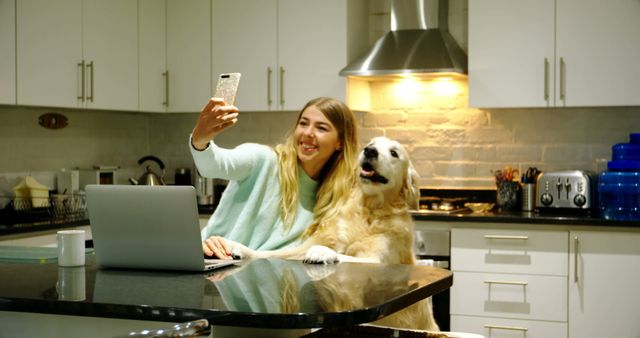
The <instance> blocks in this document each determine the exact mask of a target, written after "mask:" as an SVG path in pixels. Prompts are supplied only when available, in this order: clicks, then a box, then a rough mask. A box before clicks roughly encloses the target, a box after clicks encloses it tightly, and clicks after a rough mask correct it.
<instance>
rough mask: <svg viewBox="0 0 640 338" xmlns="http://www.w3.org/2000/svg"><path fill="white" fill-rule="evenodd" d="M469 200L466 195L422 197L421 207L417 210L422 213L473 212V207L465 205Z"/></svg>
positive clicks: (449, 213) (448, 213)
mask: <svg viewBox="0 0 640 338" xmlns="http://www.w3.org/2000/svg"><path fill="white" fill-rule="evenodd" d="M468 201H469V199H468V198H464V197H439V196H423V197H420V208H419V209H418V210H417V212H418V213H421V214H435V215H451V214H463V213H468V212H471V209H469V208H467V207H465V206H464V204H465V203H467V202H468Z"/></svg>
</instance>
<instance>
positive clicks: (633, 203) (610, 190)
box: [598, 133, 640, 221]
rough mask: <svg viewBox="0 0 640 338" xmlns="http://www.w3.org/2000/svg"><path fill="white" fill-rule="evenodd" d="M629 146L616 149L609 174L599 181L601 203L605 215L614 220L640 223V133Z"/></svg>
mask: <svg viewBox="0 0 640 338" xmlns="http://www.w3.org/2000/svg"><path fill="white" fill-rule="evenodd" d="M630 141H631V142H629V143H619V144H616V145H614V146H613V147H612V156H611V161H609V163H608V165H607V167H608V171H605V172H602V173H600V175H599V179H598V201H599V208H600V212H601V213H602V216H603V217H604V218H605V219H613V220H627V221H638V220H640V133H633V134H631V135H630Z"/></svg>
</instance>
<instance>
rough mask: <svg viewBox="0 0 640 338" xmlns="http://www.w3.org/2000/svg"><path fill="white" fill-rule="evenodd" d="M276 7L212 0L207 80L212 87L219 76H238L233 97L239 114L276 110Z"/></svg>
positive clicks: (266, 2) (270, 1)
mask: <svg viewBox="0 0 640 338" xmlns="http://www.w3.org/2000/svg"><path fill="white" fill-rule="evenodd" d="M277 3H278V2H277V0H263V1H253V0H213V6H212V16H211V18H212V19H211V20H212V23H211V26H212V47H211V50H212V54H211V60H212V77H211V78H212V81H213V86H215V83H216V81H217V78H218V75H219V74H221V73H232V72H239V73H242V78H241V79H240V86H239V87H238V95H237V96H236V105H237V106H238V108H239V109H240V110H244V111H260V110H276V109H278V107H279V104H278V102H277V97H278V92H277V86H278V83H279V81H278V77H279V71H278V50H277V48H278V26H277V18H278V17H277V15H278V12H277V10H278V8H277ZM214 88H215V87H214Z"/></svg>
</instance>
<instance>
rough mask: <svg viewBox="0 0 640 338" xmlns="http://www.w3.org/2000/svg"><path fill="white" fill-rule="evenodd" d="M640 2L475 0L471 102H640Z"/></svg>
mask: <svg viewBox="0 0 640 338" xmlns="http://www.w3.org/2000/svg"><path fill="white" fill-rule="evenodd" d="M638 31H640V3H639V2H638V1H635V0H616V1H614V2H601V1H597V0H541V1H529V2H525V1H509V0H486V1H470V2H469V104H470V106H473V107H565V106H566V107H577V106H637V105H640V95H637V88H639V87H640V63H638V62H637V60H638V59H640V40H638V39H637V37H636V36H635V35H636V33H637V32H638Z"/></svg>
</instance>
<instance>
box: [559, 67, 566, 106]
mask: <svg viewBox="0 0 640 338" xmlns="http://www.w3.org/2000/svg"><path fill="white" fill-rule="evenodd" d="M565 68H566V67H565V64H564V58H562V57H561V58H560V100H562V101H564V99H565V96H566V78H565V73H566V69H565Z"/></svg>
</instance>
